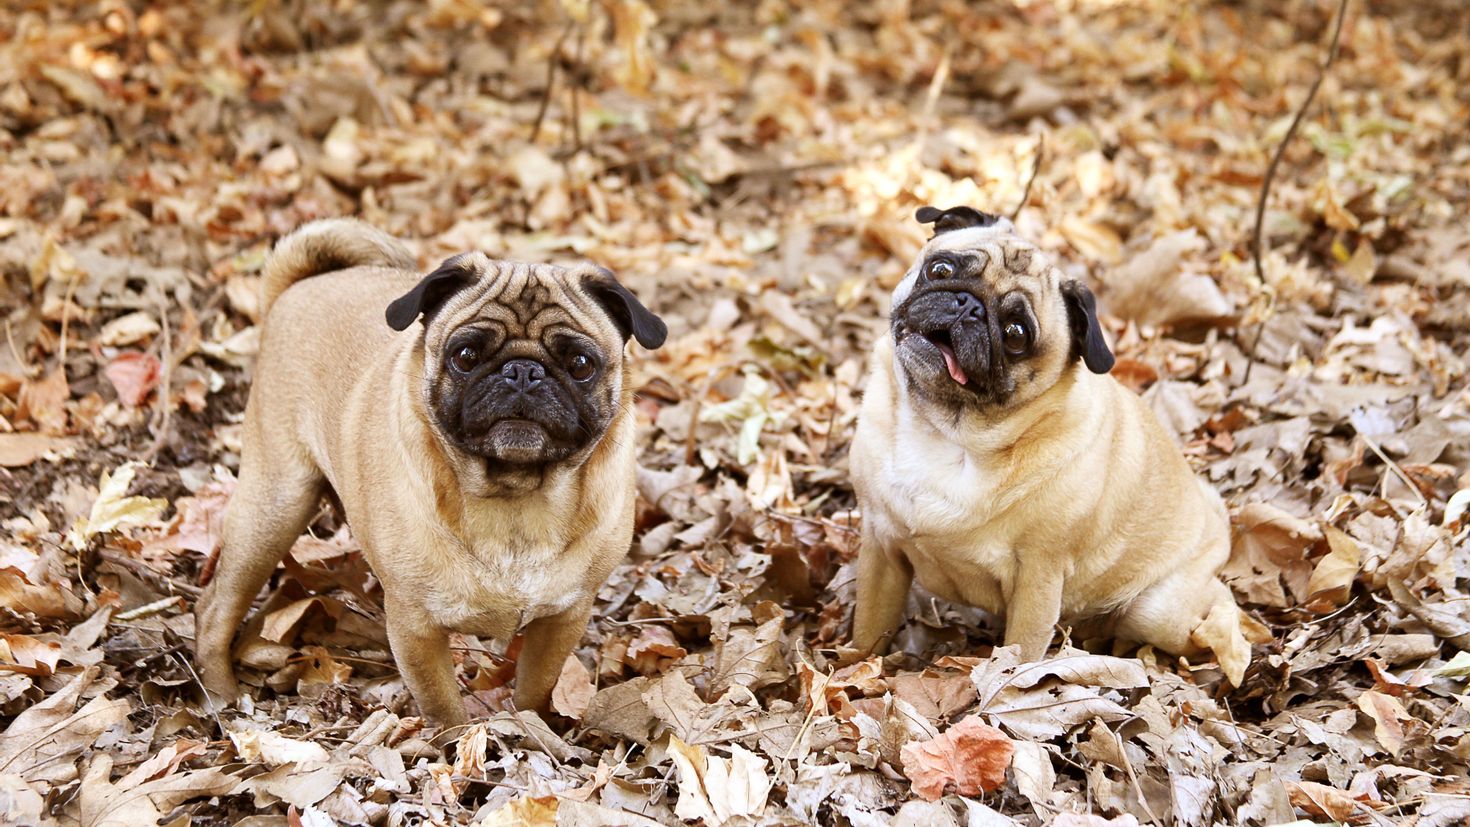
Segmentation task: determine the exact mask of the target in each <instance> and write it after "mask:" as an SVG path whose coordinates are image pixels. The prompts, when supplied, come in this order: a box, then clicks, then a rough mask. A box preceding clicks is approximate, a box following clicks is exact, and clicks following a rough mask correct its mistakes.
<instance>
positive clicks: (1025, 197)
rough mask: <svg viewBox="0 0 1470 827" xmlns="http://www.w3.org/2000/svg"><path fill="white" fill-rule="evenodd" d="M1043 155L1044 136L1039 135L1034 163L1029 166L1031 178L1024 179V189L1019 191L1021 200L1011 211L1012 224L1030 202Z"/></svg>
mask: <svg viewBox="0 0 1470 827" xmlns="http://www.w3.org/2000/svg"><path fill="white" fill-rule="evenodd" d="M1045 154H1046V136H1045V135H1041V136H1038V137H1037V138H1036V161H1035V162H1033V163H1032V164H1031V177H1030V178H1027V179H1026V189H1024V190H1022V191H1021V200H1020V201H1017V202H1016V208H1015V209H1013V210H1011V215H1010V219H1011V221H1012V222H1014V221H1015V220H1016V216H1019V215H1020V214H1021V208H1022V207H1024V206H1026V202H1027V201H1030V200H1031V185H1032V184H1035V183H1036V176H1037V174H1038V173H1040V172H1041V158H1042V156H1043V155H1045Z"/></svg>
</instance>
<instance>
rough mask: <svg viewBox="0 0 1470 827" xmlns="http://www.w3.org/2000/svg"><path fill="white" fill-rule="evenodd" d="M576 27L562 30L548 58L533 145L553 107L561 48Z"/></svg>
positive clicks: (571, 23)
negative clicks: (552, 97)
mask: <svg viewBox="0 0 1470 827" xmlns="http://www.w3.org/2000/svg"><path fill="white" fill-rule="evenodd" d="M575 25H576V23H575V22H569V23H567V27H566V28H565V29H562V30H561V36H560V37H558V38H557V39H556V45H555V46H553V47H551V54H549V55H547V56H546V90H545V91H544V92H542V93H541V107H540V108H539V109H537V110H536V122H535V123H533V124H532V125H531V141H530V142H531V143H533V144H534V143H536V139H537V138H538V137H540V136H541V123H542V122H543V121H545V120H546V109H547V107H549V106H551V93H552V90H553V89H554V88H555V87H556V62H557V59H558V58H559V57H560V56H561V46H562V44H563V43H565V42H566V39H567V35H570V34H571V33H572V27H573V26H575Z"/></svg>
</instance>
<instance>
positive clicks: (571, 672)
mask: <svg viewBox="0 0 1470 827" xmlns="http://www.w3.org/2000/svg"><path fill="white" fill-rule="evenodd" d="M596 693H597V687H595V686H593V685H592V673H591V672H589V671H587V666H586V665H585V664H583V663H582V660H581V658H578V657H577V656H576V655H567V660H566V663H564V664H562V667H561V676H560V677H558V678H557V679H556V688H554V689H552V690H551V708H552V710H554V711H555V712H556V713H557V714H558V715H565V716H567V717H568V718H575V719H577V720H581V719H582V716H583V715H584V714H585V713H586V712H587V706H588V704H590V703H592V696H593V695H595V694H596Z"/></svg>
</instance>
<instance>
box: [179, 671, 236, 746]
mask: <svg viewBox="0 0 1470 827" xmlns="http://www.w3.org/2000/svg"><path fill="white" fill-rule="evenodd" d="M174 660H176V661H178V662H179V665H180V666H182V667H184V670H185V671H187V672H188V673H189V677H191V678H193V679H194V685H195V686H197V687H199V691H200V692H203V693H204V706H205V708H206V709H207V710H208V712H209V717H211V718H213V719H214V725H215V726H217V727H219V734H220V735H223V736H224V737H226V738H228V737H229V736H230V731H229V730H227V729H225V724H224V722H223V721H221V720H220V719H219V712H218V711H216V710H215V708H214V697H213V696H212V695H210V694H209V690H208V689H205V688H204V681H202V680H200V679H199V673H198V672H195V671H194V664H192V663H190V662H189V659H188V658H186V657H184V656H183V655H180V654H179V653H177V652H175V653H174Z"/></svg>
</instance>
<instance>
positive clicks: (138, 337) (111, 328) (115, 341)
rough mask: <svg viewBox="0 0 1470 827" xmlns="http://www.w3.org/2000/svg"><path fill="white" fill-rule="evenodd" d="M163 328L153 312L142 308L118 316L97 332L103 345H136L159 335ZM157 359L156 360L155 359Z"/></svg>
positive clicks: (98, 339) (100, 343)
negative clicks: (144, 310) (150, 312)
mask: <svg viewBox="0 0 1470 827" xmlns="http://www.w3.org/2000/svg"><path fill="white" fill-rule="evenodd" d="M160 330H161V328H160V327H159V326H158V322H157V321H155V320H154V318H153V316H152V315H151V314H148V313H145V312H143V311H141V310H139V311H135V312H133V313H128V314H126V315H123V316H118V317H117V318H116V319H113V320H112V321H110V322H108V323H107V324H105V325H103V326H102V329H101V330H100V331H98V332H97V339H96V341H97V344H99V345H102V346H103V347H124V346H126V345H135V344H137V343H139V342H141V341H144V340H145V339H151V338H153V337H154V336H157V335H158V333H159V331H160ZM155 361H156V360H155Z"/></svg>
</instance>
